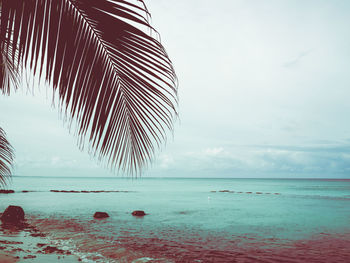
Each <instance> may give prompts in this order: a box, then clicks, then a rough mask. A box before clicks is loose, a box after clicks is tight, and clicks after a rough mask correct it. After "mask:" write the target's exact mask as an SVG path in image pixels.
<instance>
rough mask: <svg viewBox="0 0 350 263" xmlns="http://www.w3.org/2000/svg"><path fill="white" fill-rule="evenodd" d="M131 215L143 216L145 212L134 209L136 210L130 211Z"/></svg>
mask: <svg viewBox="0 0 350 263" xmlns="http://www.w3.org/2000/svg"><path fill="white" fill-rule="evenodd" d="M132 215H133V216H145V215H146V213H145V212H144V211H141V210H136V211H134V212H132Z"/></svg>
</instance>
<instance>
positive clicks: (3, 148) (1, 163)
mask: <svg viewBox="0 0 350 263" xmlns="http://www.w3.org/2000/svg"><path fill="white" fill-rule="evenodd" d="M12 162H13V149H12V146H11V144H10V143H9V142H8V140H7V139H6V134H5V132H4V130H3V129H2V128H0V186H4V185H5V184H6V181H7V179H8V178H9V177H10V176H11V165H12Z"/></svg>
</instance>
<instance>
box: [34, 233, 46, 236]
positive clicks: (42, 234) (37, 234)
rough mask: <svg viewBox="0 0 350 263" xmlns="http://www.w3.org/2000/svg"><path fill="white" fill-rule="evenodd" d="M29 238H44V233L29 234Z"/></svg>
mask: <svg viewBox="0 0 350 263" xmlns="http://www.w3.org/2000/svg"><path fill="white" fill-rule="evenodd" d="M30 236H31V237H46V235H45V234H44V233H31V234H30Z"/></svg>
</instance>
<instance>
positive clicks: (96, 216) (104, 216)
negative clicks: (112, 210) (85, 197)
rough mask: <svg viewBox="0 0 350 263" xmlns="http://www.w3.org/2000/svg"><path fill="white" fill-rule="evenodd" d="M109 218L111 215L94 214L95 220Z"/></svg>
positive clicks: (103, 213) (104, 213)
mask: <svg viewBox="0 0 350 263" xmlns="http://www.w3.org/2000/svg"><path fill="white" fill-rule="evenodd" d="M106 217H109V215H108V214H107V213H106V212H96V213H95V214H94V218H106Z"/></svg>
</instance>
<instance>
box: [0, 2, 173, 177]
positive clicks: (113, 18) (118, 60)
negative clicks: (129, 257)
mask: <svg viewBox="0 0 350 263" xmlns="http://www.w3.org/2000/svg"><path fill="white" fill-rule="evenodd" d="M0 2H1V18H0V19H1V20H0V22H1V25H0V38H2V39H9V40H10V41H9V42H10V43H11V44H8V45H11V46H12V49H13V50H17V51H18V56H13V59H14V60H15V62H16V63H17V64H18V65H22V66H23V67H24V68H28V67H29V68H30V69H31V70H33V71H34V73H35V74H37V75H39V76H43V77H44V78H45V79H46V80H47V81H48V82H49V83H50V84H51V85H52V86H53V88H54V90H55V92H57V93H58V96H59V105H60V107H61V110H62V111H63V112H65V113H66V114H68V116H69V117H70V119H71V120H77V122H78V129H77V134H78V136H79V141H80V142H84V138H85V137H86V136H87V139H88V140H89V145H90V146H91V149H93V154H94V155H98V157H99V159H106V160H107V162H108V163H109V164H110V165H111V166H112V167H116V168H120V169H122V170H123V171H127V172H135V171H138V170H139V168H140V167H142V166H144V165H146V164H147V163H148V161H149V160H150V159H151V158H152V156H153V153H154V150H155V148H156V146H159V145H160V144H161V143H162V142H163V141H164V140H165V139H166V130H169V129H170V130H172V128H173V120H174V117H176V116H177V112H176V104H177V79H176V75H175V72H174V69H173V66H172V63H171V61H170V59H169V57H168V55H167V53H166V51H165V49H164V47H163V46H162V44H161V43H160V42H159V41H158V40H157V39H156V38H154V37H153V36H152V35H156V32H155V30H154V29H153V28H152V27H151V25H150V24H149V22H148V19H147V18H148V11H147V9H146V7H145V6H144V3H143V1H137V0H135V1H133V0H130V1H125V0H98V1H91V0H26V1H23V0H11V1H6V0H0ZM6 48H8V47H6ZM80 146H81V147H83V143H81V145H80Z"/></svg>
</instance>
